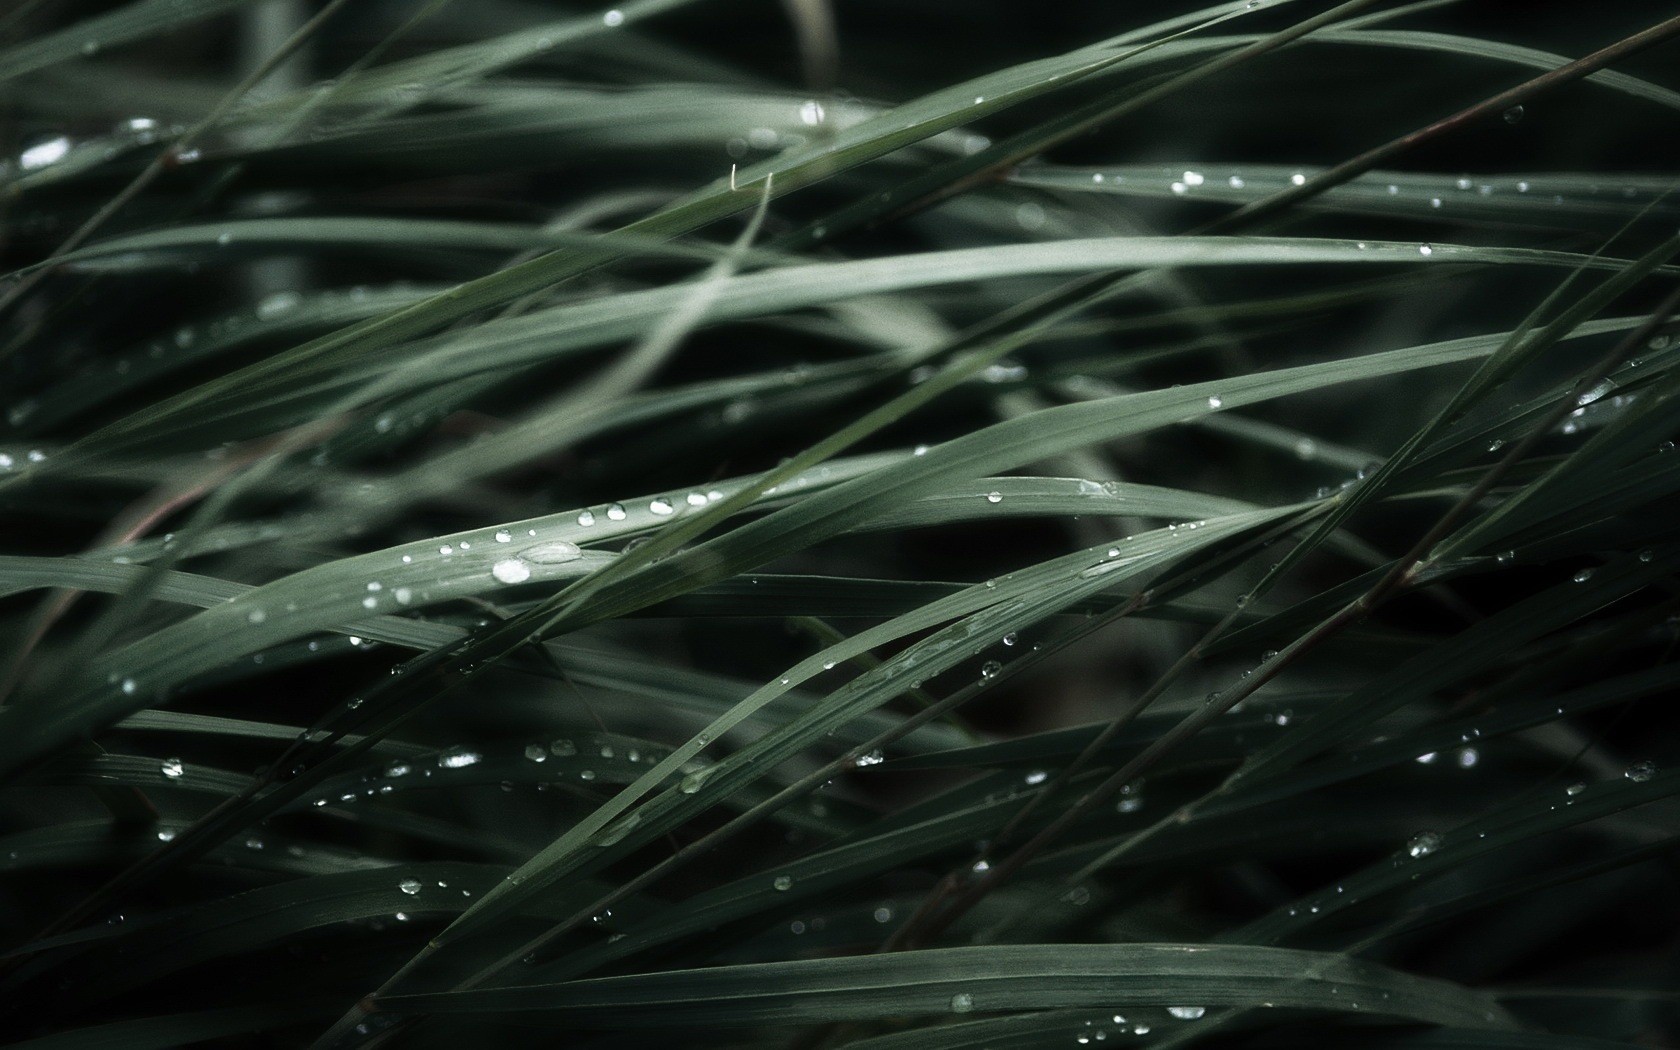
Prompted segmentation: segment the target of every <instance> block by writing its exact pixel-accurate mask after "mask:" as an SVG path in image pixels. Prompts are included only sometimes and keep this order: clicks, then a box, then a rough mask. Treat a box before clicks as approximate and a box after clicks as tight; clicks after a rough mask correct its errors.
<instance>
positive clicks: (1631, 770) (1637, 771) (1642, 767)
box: [1622, 759, 1657, 784]
mask: <svg viewBox="0 0 1680 1050" xmlns="http://www.w3.org/2000/svg"><path fill="white" fill-rule="evenodd" d="M1656 775H1657V764H1656V763H1655V762H1653V761H1651V760H1650V759H1645V760H1644V761H1642V762H1635V763H1634V764H1633V765H1631V766H1629V767H1627V769H1625V770H1623V771H1622V776H1624V777H1627V778H1628V779H1629V780H1631V781H1633V782H1634V783H1635V784H1643V783H1645V781H1647V780H1650V779H1651V778H1652V777H1654V776H1656Z"/></svg>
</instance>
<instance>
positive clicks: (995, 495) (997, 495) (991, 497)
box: [986, 492, 1003, 503]
mask: <svg viewBox="0 0 1680 1050" xmlns="http://www.w3.org/2000/svg"><path fill="white" fill-rule="evenodd" d="M986 502H987V503H1002V502H1003V493H1001V492H988V493H986Z"/></svg>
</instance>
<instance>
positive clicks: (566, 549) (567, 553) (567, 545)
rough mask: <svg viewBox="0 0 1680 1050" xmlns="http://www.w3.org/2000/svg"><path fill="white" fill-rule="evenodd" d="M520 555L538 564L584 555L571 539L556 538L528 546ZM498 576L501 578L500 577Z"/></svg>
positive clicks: (525, 559)
mask: <svg viewBox="0 0 1680 1050" xmlns="http://www.w3.org/2000/svg"><path fill="white" fill-rule="evenodd" d="M519 557H520V558H521V559H522V560H524V561H534V562H536V563H537V564H538V565H560V564H563V563H565V562H569V561H576V560H577V559H579V558H581V557H583V551H582V550H581V549H580V548H579V547H578V545H577V544H575V543H572V542H571V541H570V540H554V541H553V542H551V543H539V544H537V545H536V546H535V547H526V548H525V549H524V550H522V551H520V552H519ZM526 575H527V576H528V575H530V573H529V572H527V573H526ZM497 578H498V579H500V577H497ZM503 582H513V581H503Z"/></svg>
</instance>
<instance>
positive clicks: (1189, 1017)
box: [1167, 1006, 1207, 1021]
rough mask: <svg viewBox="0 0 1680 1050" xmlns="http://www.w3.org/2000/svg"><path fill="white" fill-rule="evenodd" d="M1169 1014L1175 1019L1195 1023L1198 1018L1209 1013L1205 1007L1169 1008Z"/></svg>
mask: <svg viewBox="0 0 1680 1050" xmlns="http://www.w3.org/2000/svg"><path fill="white" fill-rule="evenodd" d="M1167 1013H1169V1014H1172V1015H1173V1016H1174V1017H1176V1018H1178V1019H1179V1020H1180V1021H1194V1020H1196V1019H1197V1018H1199V1017H1201V1016H1202V1015H1203V1014H1205V1013H1207V1007H1205V1006H1169V1007H1167Z"/></svg>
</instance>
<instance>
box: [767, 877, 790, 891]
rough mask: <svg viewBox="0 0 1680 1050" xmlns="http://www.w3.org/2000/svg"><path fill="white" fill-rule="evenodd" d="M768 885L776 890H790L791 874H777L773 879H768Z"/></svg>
mask: <svg viewBox="0 0 1680 1050" xmlns="http://www.w3.org/2000/svg"><path fill="white" fill-rule="evenodd" d="M770 885H772V886H774V887H775V888H776V889H778V890H791V889H793V876H792V875H777V876H776V877H775V878H774V879H772V880H770Z"/></svg>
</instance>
